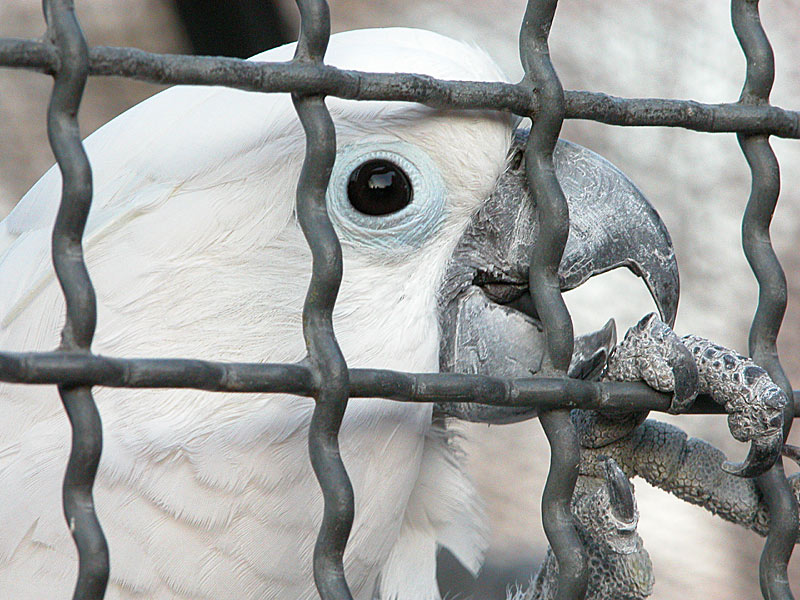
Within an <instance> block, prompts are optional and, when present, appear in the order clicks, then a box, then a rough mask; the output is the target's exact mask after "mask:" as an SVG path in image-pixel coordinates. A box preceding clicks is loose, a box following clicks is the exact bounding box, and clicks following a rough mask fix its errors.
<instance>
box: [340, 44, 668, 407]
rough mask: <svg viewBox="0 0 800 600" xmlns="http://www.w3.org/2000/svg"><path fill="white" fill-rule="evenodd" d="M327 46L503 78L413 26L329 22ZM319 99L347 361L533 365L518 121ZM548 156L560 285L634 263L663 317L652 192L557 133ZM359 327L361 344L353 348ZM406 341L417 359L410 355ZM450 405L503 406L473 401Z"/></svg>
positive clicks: (528, 221)
mask: <svg viewBox="0 0 800 600" xmlns="http://www.w3.org/2000/svg"><path fill="white" fill-rule="evenodd" d="M377 48H380V51H377V50H376V49H377ZM327 60H328V61H329V62H330V64H333V65H335V66H338V67H341V68H348V69H358V70H364V71H378V72H392V71H411V72H418V73H423V74H426V75H431V76H434V77H437V78H440V79H450V80H483V81H502V80H503V75H502V74H501V72H500V70H499V69H498V68H497V66H496V65H495V64H494V62H493V61H492V60H491V59H490V58H489V57H488V56H487V55H485V54H484V53H483V52H481V51H479V50H477V49H475V48H473V47H470V46H467V45H464V44H462V43H460V42H457V41H454V40H451V39H448V38H445V37H442V36H439V35H437V34H433V33H430V32H425V31H419V30H409V29H388V30H369V31H358V32H350V33H346V34H339V35H337V36H333V38H332V39H331V45H330V47H329V52H328V57H327ZM328 106H329V108H330V110H331V113H332V116H333V118H334V122H335V123H336V132H337V148H338V149H337V156H336V163H335V167H334V169H333V173H332V176H331V180H330V184H329V188H328V195H327V200H328V211H329V214H330V216H331V219H332V221H333V223H334V226H335V227H336V229H337V232H338V234H339V237H340V239H341V242H342V246H343V251H344V259H345V278H344V281H343V285H342V292H341V294H342V297H341V299H340V302H341V304H342V306H343V307H348V308H349V312H347V313H345V312H344V308H343V309H342V310H340V312H339V314H338V315H337V321H336V329H337V335H338V336H339V338H340V342H341V343H342V347H343V349H344V351H345V356H348V351H349V354H350V355H351V356H355V357H357V359H363V360H362V362H357V363H355V365H354V366H380V367H390V368H401V369H403V370H410V369H418V370H432V369H436V368H437V367H438V368H440V369H441V370H443V371H459V372H468V373H484V374H495V375H506V376H517V377H519V376H530V375H532V374H535V373H537V372H538V371H539V370H540V368H541V362H542V356H543V352H544V344H545V341H544V334H543V332H542V327H541V323H540V322H539V321H538V316H537V315H536V313H535V310H534V309H533V307H532V302H531V300H530V294H529V292H528V266H529V262H530V256H531V249H532V248H533V247H534V245H535V244H536V243H537V237H538V230H539V225H538V221H537V215H536V210H535V206H534V204H533V201H532V199H531V194H530V193H529V190H528V186H527V182H526V178H525V173H524V171H525V142H526V140H527V132H526V131H524V130H521V129H518V130H516V131H515V130H514V125H515V123H516V122H517V120H516V119H515V118H513V117H512V116H510V115H508V114H504V113H500V112H494V111H453V110H437V109H433V108H429V107H425V106H420V105H415V104H410V103H398V102H392V103H387V102H366V103H365V102H353V101H344V100H339V99H333V98H331V99H329V100H328ZM555 165H556V173H557V176H558V178H559V180H560V182H561V185H562V188H563V189H564V193H565V195H566V197H567V200H568V203H569V208H570V221H571V223H570V234H569V239H568V242H567V246H566V250H565V252H564V256H563V259H562V261H561V265H560V269H559V279H560V284H561V289H562V291H565V290H569V289H572V288H574V287H577V286H579V285H580V284H581V283H583V282H584V281H586V280H587V279H588V278H590V277H592V276H593V275H596V274H599V273H603V272H605V271H608V270H610V269H614V268H616V267H621V266H625V267H628V268H629V269H631V270H632V271H633V272H634V273H635V274H637V275H639V276H640V277H642V279H643V280H644V282H645V284H646V285H647V287H648V289H649V290H650V292H651V294H652V296H653V298H654V300H655V302H656V305H657V307H658V309H659V311H660V312H661V315H662V317H663V319H664V320H665V321H667V322H669V323H672V322H674V318H675V311H676V307H677V300H678V273H677V266H676V263H675V258H674V253H673V250H672V244H671V241H670V238H669V234H668V233H667V231H666V228H665V227H664V225H663V223H662V222H661V220H660V218H659V216H658V215H657V213H656V212H655V210H654V209H653V208H652V206H650V204H649V203H648V202H647V200H646V199H645V198H644V197H643V196H642V194H641V193H640V192H639V191H638V190H637V189H636V187H635V186H634V185H633V184H632V183H631V182H630V181H629V180H628V179H627V178H626V177H625V176H624V175H623V174H622V173H621V172H620V171H618V170H617V169H616V168H615V167H614V166H613V165H611V164H610V163H608V162H607V161H605V160H604V159H602V158H601V157H599V156H598V155H596V154H594V153H593V152H591V151H589V150H587V149H585V148H582V147H579V146H576V145H574V144H570V143H568V142H563V141H562V142H559V144H558V146H557V148H556V153H555ZM367 273H368V274H369V276H368V277H365V276H364V274H367ZM598 310H603V307H598ZM606 310H609V311H610V310H611V307H607V308H606ZM356 316H358V317H359V319H351V317H356ZM350 325H352V327H351V326H350ZM365 328H366V329H367V330H370V331H372V332H373V333H365ZM613 335H614V333H613V330H612V329H611V328H607V329H605V330H603V332H602V334H600V333H598V334H596V335H594V336H589V337H587V338H585V339H584V341H585V342H586V341H589V342H591V344H593V347H586V346H587V344H586V343H582V344H579V346H580V347H581V352H582V353H583V356H584V358H583V364H579V365H577V366H576V368H577V370H578V371H580V370H581V369H583V370H584V371H586V370H587V368H588V371H591V370H592V369H591V363H592V361H597V360H598V357H600V358H602V356H604V354H603V353H604V351H606V350H607V349H608V347H609V346H610V345H611V343H612V341H613V339H612V338H613ZM370 340H372V344H373V348H374V351H373V352H371V353H370V352H366V353H365V352H364V348H366V347H369V346H370ZM591 344H590V345H591ZM414 354H416V355H417V357H418V358H419V360H418V361H417V362H416V364H414V362H413V361H412V363H411V364H409V362H408V357H409V356H410V355H414ZM379 356H380V358H378V357H379ZM394 356H397V357H402V360H398V361H394V360H393V357H394ZM434 356H438V364H437V363H436V362H433V364H431V361H432V360H434V361H435V360H436V359H434V358H433V357H434ZM372 357H375V358H376V360H375V361H372V360H370V358H372ZM387 358H388V361H387ZM364 361H365V362H364ZM403 361H405V362H403ZM351 362H352V361H351ZM451 408H454V407H451ZM451 414H458V416H461V417H463V418H469V419H472V420H480V421H484V420H497V419H498V418H499V419H500V420H504V419H506V418H511V419H512V420H513V418H515V417H514V416H513V415H508V416H507V417H497V416H489V414H488V413H487V412H486V409H485V407H484V408H481V407H477V406H476V407H467V406H463V407H461V408H456V413H452V412H451ZM526 414H527V415H529V411H528V412H527V413H526Z"/></svg>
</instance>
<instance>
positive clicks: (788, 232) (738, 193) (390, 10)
mask: <svg viewBox="0 0 800 600" xmlns="http://www.w3.org/2000/svg"><path fill="white" fill-rule="evenodd" d="M76 4H77V6H78V13H79V17H80V19H81V22H82V24H83V26H84V30H85V32H86V35H87V37H88V39H89V42H90V44H93V45H117V46H136V47H139V48H143V49H145V50H150V51H155V52H191V51H192V50H193V49H197V50H198V51H199V52H200V53H210V54H230V55H234V54H237V53H239V54H240V55H248V54H252V53H254V52H256V51H258V50H260V49H265V48H267V47H268V46H270V45H273V44H277V43H281V42H282V41H285V40H289V39H293V36H294V35H295V34H294V32H295V31H296V26H297V17H296V14H295V11H296V9H295V8H294V5H293V3H292V2H289V1H288V0H280V1H279V2H277V3H274V4H270V3H267V2H256V1H252V2H248V1H247V0H240V1H237V2H233V1H231V2H224V3H222V2H213V1H211V0H205V1H202V2H201V1H195V2H191V1H188V0H187V1H181V0H176V2H173V1H171V0H82V1H80V0H79V1H78V2H76ZM330 4H331V10H332V18H333V27H334V30H335V31H341V30H345V29H354V28H360V27H378V26H392V25H405V26H415V27H424V28H427V29H431V30H434V31H438V32H440V33H444V34H448V35H451V36H452V37H456V38H459V39H464V40H467V41H471V42H474V43H476V44H478V45H480V46H482V47H484V48H485V49H486V50H487V51H488V52H489V53H490V54H492V55H493V56H494V57H495V59H496V60H497V61H498V62H499V63H500V64H501V66H502V67H503V68H504V69H505V70H506V72H507V74H508V75H509V77H511V78H512V79H514V80H515V79H517V78H519V77H520V75H521V72H522V70H521V67H520V65H519V60H518V58H517V31H518V27H519V23H520V21H521V18H522V14H523V12H524V2H523V1H522V0H486V1H482V2H476V1H470V0H450V1H447V2H445V1H426V2H422V1H416V0H415V1H409V0H406V1H404V2H401V1H399V0H371V1H367V0H334V1H332V2H331V3H330ZM40 10H41V9H40V2H39V1H38V0H12V1H11V2H5V3H3V4H0V35H2V36H14V37H36V36H39V35H41V34H42V33H43V31H44V24H43V20H42V18H41V16H40V15H41V13H40ZM728 10H729V9H728V7H727V6H726V3H724V2H720V1H718V0H686V1H684V2H674V1H672V0H651V1H649V2H640V1H639V0H618V1H616V2H613V3H612V2H592V1H591V0H563V1H562V3H561V5H560V6H559V9H558V11H557V13H556V19H555V22H554V25H553V29H552V33H551V38H550V39H551V55H552V58H553V61H554V63H555V66H556V69H557V70H558V72H559V75H560V77H561V81H562V83H563V85H564V87H565V88H566V89H583V90H591V91H601V92H607V93H610V94H614V95H620V96H629V97H634V96H647V97H666V98H682V99H689V98H691V99H694V100H698V101H703V102H729V101H735V100H736V99H737V98H738V95H739V91H740V89H741V85H742V81H743V76H744V58H743V56H742V53H741V50H740V49H739V47H738V44H737V42H736V39H735V37H734V35H733V32H732V29H731V26H730V16H729V13H728ZM248 11H249V12H248ZM761 14H762V22H763V24H764V27H765V29H766V30H767V33H768V35H769V37H770V40H771V42H772V44H773V47H774V49H775V55H776V81H775V88H774V91H773V94H772V101H773V103H774V104H777V105H779V106H782V107H784V108H789V109H797V108H800V102H798V98H800V63H798V61H797V60H796V56H797V52H798V49H800V1H799V0H783V1H782V2H772V3H764V5H763V6H762V8H761ZM232 31H233V32H234V33H231V32H232ZM49 89H50V80H49V79H48V78H47V77H45V76H42V75H38V74H32V73H23V72H19V71H12V70H0V149H2V150H0V216H2V215H5V214H6V213H7V212H8V211H9V210H10V209H11V207H13V205H14V203H15V202H16V201H17V200H18V199H19V197H21V196H22V194H23V193H24V192H25V191H26V190H27V189H28V188H29V187H30V186H31V185H32V184H33V183H34V182H35V181H36V179H38V177H40V176H41V174H42V173H43V172H44V171H45V170H46V169H47V168H48V167H49V166H50V165H51V164H52V162H53V159H52V155H51V153H50V150H49V148H48V146H47V140H46V133H45V130H44V114H45V110H46V104H47V97H48V94H49ZM159 89H160V88H158V87H157V86H153V85H149V84H142V83H136V82H131V81H124V80H117V79H92V80H90V83H89V86H88V89H87V92H86V95H85V100H84V104H83V107H82V111H81V124H82V131H83V133H84V135H88V134H89V133H91V132H92V131H93V130H94V129H96V128H97V127H99V126H100V125H102V124H103V123H105V122H106V121H108V120H109V119H111V118H113V117H114V116H115V115H117V114H119V113H120V112H122V111H123V110H125V109H126V108H128V107H129V106H131V105H132V104H134V103H136V102H138V101H140V100H141V99H143V98H145V97H147V96H149V95H151V94H153V93H155V92H156V91H158V90H159ZM563 137H565V138H568V139H570V140H572V141H575V142H578V143H580V144H583V145H585V146H587V147H589V148H591V149H593V150H595V151H597V152H599V153H600V154H602V155H604V156H605V157H606V158H608V159H609V160H611V162H613V163H614V164H616V165H617V166H618V167H620V168H621V169H622V170H623V171H624V172H625V173H627V174H628V175H629V176H630V177H631V178H632V179H633V180H634V181H635V182H636V183H637V184H638V185H639V187H640V188H641V189H642V190H643V191H644V193H645V194H646V195H647V196H648V197H649V198H650V200H651V201H652V202H653V204H654V205H655V206H656V208H657V209H658V210H659V212H660V213H661V215H662V217H663V218H664V221H665V222H666V223H667V226H668V228H669V230H670V232H671V234H672V237H673V240H674V242H675V246H676V250H677V254H678V260H679V263H680V268H681V278H682V286H683V294H682V300H681V308H680V311H679V317H678V322H677V326H676V329H677V330H678V332H680V333H686V332H693V333H697V334H700V335H704V336H707V337H709V338H712V339H714V340H715V341H717V342H720V343H723V344H726V345H728V346H731V347H734V348H737V349H738V350H740V351H746V339H747V331H748V327H749V322H750V319H751V317H752V313H753V311H754V309H755V303H756V297H757V291H756V286H755V280H754V278H753V276H752V274H751V273H750V270H749V268H748V266H747V263H746V261H745V259H744V256H743V254H742V251H741V248H740V241H739V228H740V223H741V215H742V212H743V210H744V205H745V203H746V201H747V196H748V193H749V187H750V176H749V170H748V168H747V165H746V163H745V161H744V158H743V156H742V154H741V152H740V151H739V148H738V145H737V143H736V139H735V136H734V135H733V134H714V135H712V134H702V133H694V132H688V131H683V130H676V129H668V128H662V129H645V128H640V129H636V128H614V127H610V126H606V125H601V124H597V123H592V122H583V121H568V122H566V123H565V125H564V130H563ZM772 142H773V147H774V149H775V151H776V153H777V155H778V158H779V161H780V164H781V168H782V177H783V188H782V190H783V191H782V194H781V200H780V203H779V206H778V209H777V211H776V213H775V218H774V221H773V226H772V233H773V242H774V245H775V248H776V250H777V253H778V255H779V257H780V259H781V262H782V264H783V265H784V268H785V270H786V272H787V276H788V279H789V308H788V311H787V315H786V319H785V322H784V326H783V329H782V332H781V336H780V338H779V348H780V350H781V356H782V359H783V364H784V367H785V368H786V370H787V372H788V374H789V376H790V378H791V379H792V380H793V382H794V385H795V387H798V382H800V354H799V353H798V350H799V349H800V303H799V302H798V292H800V254H798V253H797V251H796V250H795V247H794V245H795V243H796V240H797V237H798V233H800V142H797V141H787V140H780V139H773V140H772ZM567 300H568V303H569V305H570V308H571V310H572V312H573V318H574V320H575V324H576V330H577V331H587V330H589V329H594V328H597V327H599V326H600V325H602V324H603V322H604V321H605V319H606V318H607V317H608V316H610V315H613V316H615V317H616V318H617V324H618V327H619V332H620V334H622V333H623V332H624V330H625V329H626V328H627V327H628V326H629V325H631V324H632V323H633V322H634V321H635V320H636V319H638V318H639V317H640V316H641V315H643V314H644V313H645V312H649V311H650V310H652V309H653V306H652V304H651V302H650V301H649V299H648V297H647V294H646V292H645V290H644V287H643V286H642V285H641V284H640V283H639V282H638V281H637V280H636V279H635V278H634V277H633V276H632V275H628V274H626V273H611V274H608V275H604V276H602V277H600V278H596V279H594V280H592V282H590V283H589V284H588V285H586V286H583V287H582V288H581V289H580V290H577V291H575V292H571V293H569V294H568V295H567ZM659 418H662V417H660V416H659ZM677 422H678V424H679V425H680V426H681V427H683V428H684V429H686V430H688V431H689V432H690V433H692V434H693V435H698V436H701V437H703V438H705V439H708V440H709V441H712V442H714V443H716V444H717V445H718V446H720V447H721V448H723V449H724V450H725V452H726V453H727V454H728V455H729V457H732V458H735V459H741V458H742V457H743V455H744V453H745V448H744V447H743V445H741V444H737V443H736V442H734V441H733V440H732V439H731V438H730V436H729V435H728V433H727V428H726V425H725V421H724V418H719V417H707V418H706V417H688V418H687V417H684V418H681V419H678V420H677ZM468 433H469V442H468V450H469V453H470V455H471V460H472V463H471V469H472V472H473V475H474V477H475V479H476V480H477V482H478V485H479V487H480V488H481V491H482V493H483V496H484V498H485V499H486V502H487V505H488V509H489V513H490V515H491V519H492V526H493V536H492V546H491V550H490V554H489V557H488V562H487V567H486V569H485V574H484V575H483V577H482V579H481V581H480V582H479V583H478V584H477V586H476V585H475V584H471V583H468V582H467V583H464V582H463V581H462V582H461V583H452V584H447V587H448V591H449V592H450V593H451V594H461V597H464V596H468V595H470V594H472V595H474V597H476V598H481V599H485V600H493V599H494V598H502V597H504V589H505V585H506V584H513V583H514V579H515V578H516V579H519V580H520V581H521V582H522V581H524V580H525V579H526V578H527V577H528V576H529V574H530V573H532V572H534V571H535V569H536V565H537V563H538V561H539V560H540V559H541V557H542V556H543V553H544V548H545V547H546V542H545V540H544V535H543V533H542V530H541V524H540V517H539V498H540V494H541V489H542V486H543V483H544V479H545V476H546V471H547V464H548V460H549V453H548V449H547V444H546V441H545V440H544V436H543V434H542V433H541V430H540V427H539V424H538V423H537V422H536V421H533V422H530V423H523V424H518V425H514V426H504V427H492V428H487V427H477V426H476V427H470V428H469V432H468ZM792 438H793V441H794V443H795V444H798V443H800V434H798V432H797V431H795V432H794V433H793V435H792ZM787 469H788V472H790V473H791V472H794V471H796V467H794V466H793V465H789V464H787ZM637 497H638V500H639V506H640V510H641V513H642V519H641V524H640V532H641V534H642V536H643V538H644V540H645V543H646V546H647V548H648V550H649V552H650V554H651V556H652V558H653V562H654V564H655V569H656V588H655V592H654V596H653V597H654V598H676V597H687V598H701V597H702V598H708V599H717V598H731V597H739V598H758V597H760V592H759V589H758V581H757V578H758V556H759V553H760V548H761V544H762V540H761V539H760V538H759V537H758V536H756V535H755V534H751V533H749V532H747V531H744V530H742V529H740V528H737V527H734V526H732V525H729V524H727V523H724V522H722V521H720V520H718V519H714V518H713V517H711V516H710V515H708V514H706V513H705V512H704V511H702V510H701V509H698V508H696V507H693V506H689V505H686V504H684V503H681V502H680V501H678V500H675V499H673V498H670V497H668V496H667V495H665V494H664V493H662V492H660V491H658V490H654V489H652V488H650V487H649V486H647V485H646V484H644V483H643V482H641V481H638V482H637ZM452 576H453V577H455V575H452ZM790 580H791V581H792V585H793V590H794V592H795V594H800V559H798V558H797V557H795V558H794V560H793V562H792V565H791V570H790Z"/></svg>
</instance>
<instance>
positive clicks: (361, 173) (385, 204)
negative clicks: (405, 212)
mask: <svg viewBox="0 0 800 600" xmlns="http://www.w3.org/2000/svg"><path fill="white" fill-rule="evenodd" d="M412 195H413V194H412V189H411V181H409V179H408V175H406V174H405V172H404V171H403V169H401V168H400V167H398V166H397V165H396V164H394V163H391V162H389V161H388V160H383V159H380V158H379V159H375V160H368V161H367V162H365V163H364V164H362V165H360V166H358V167H357V168H356V169H354V170H353V172H352V173H350V179H349V180H348V182H347V198H348V199H349V200H350V204H352V205H353V208H355V209H356V210H357V211H359V212H362V213H364V214H367V215H374V216H379V215H388V214H390V213H393V212H397V211H398V210H400V209H402V208H405V207H406V206H408V205H409V204H411V198H412Z"/></svg>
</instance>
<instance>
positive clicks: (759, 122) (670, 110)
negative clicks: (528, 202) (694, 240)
mask: <svg viewBox="0 0 800 600" xmlns="http://www.w3.org/2000/svg"><path fill="white" fill-rule="evenodd" d="M89 59H90V69H89V73H90V74H91V75H95V76H122V77H129V78H132V79H138V80H141V81H148V82H151V83H162V84H187V85H203V84H205V85H220V86H226V87H232V88H237V89H243V90H248V91H260V92H287V93H288V92H294V93H298V94H315V93H316V94H322V95H328V96H336V97H339V98H348V99H359V100H401V101H408V102H420V103H422V104H426V105H428V106H435V107H450V108H462V109H467V108H473V109H475V108H483V109H495V110H505V111H510V112H513V113H516V114H523V115H529V114H535V113H536V112H537V111H538V109H539V101H538V96H537V94H536V91H535V90H533V91H529V90H526V89H525V88H524V87H522V86H519V85H514V84H510V83H496V82H491V83H490V82H476V81H442V80H437V79H434V78H432V77H428V76H426V75H415V74H410V73H361V72H358V71H345V70H341V69H336V68H334V67H328V66H317V65H312V64H309V65H297V64H295V65H290V64H289V63H255V62H248V61H243V60H239V59H235V58H222V57H209V56H183V55H167V54H153V53H150V52H144V51H142V50H136V49H133V48H109V47H102V46H100V47H96V48H92V49H90V51H89ZM0 66H5V67H15V68H25V69H34V70H38V71H41V72H43V73H48V74H53V73H54V72H55V71H57V70H58V55H57V53H56V50H55V48H54V47H53V46H52V45H50V44H48V43H45V42H38V41H34V40H17V39H10V38H4V39H0ZM565 99H566V113H565V115H564V116H565V118H567V119H585V120H592V121H598V122H600V123H606V124H608V125H624V126H634V127H682V128H684V129H690V130H693V131H702V132H709V133H730V132H741V133H747V134H757V133H760V134H769V135H775V136H778V137H784V138H794V139H800V111H791V110H786V109H783V108H779V107H777V106H746V105H742V104H739V103H723V104H703V103H700V102H695V101H693V100H668V99H659V98H619V97H615V96H609V95H606V94H600V93H594V92H582V91H567V92H565Z"/></svg>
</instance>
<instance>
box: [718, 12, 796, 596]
mask: <svg viewBox="0 0 800 600" xmlns="http://www.w3.org/2000/svg"><path fill="white" fill-rule="evenodd" d="M731 20H732V22H733V29H734V32H735V33H736V37H737V38H738V40H739V43H740V44H741V46H742V51H743V52H744V55H745V58H746V60H747V71H746V76H745V82H744V87H743V88H742V93H741V96H740V98H739V102H740V103H741V104H743V105H755V106H768V105H769V94H770V91H771V90H772V83H773V80H774V79H775V59H774V56H773V53H772V47H771V46H770V43H769V40H768V39H767V36H766V33H765V32H764V29H763V27H762V26H761V19H760V17H759V13H758V0H732V2H731ZM737 137H738V140H739V145H740V146H741V149H742V153H743V154H744V156H745V158H746V159H747V164H748V165H749V166H750V171H751V173H752V188H751V191H750V198H749V200H748V202H747V207H746V208H745V212H744V216H743V218H742V247H743V248H744V253H745V256H746V257H747V261H748V263H750V267H751V268H752V269H753V273H754V274H755V276H756V279H757V280H758V307H757V309H756V312H755V315H754V316H753V323H752V326H751V328H750V338H749V341H748V348H749V352H750V355H751V356H752V357H753V360H754V361H755V362H756V363H758V364H759V365H761V366H762V367H764V368H765V369H766V370H767V372H768V373H769V375H770V377H771V378H772V379H773V381H775V383H777V384H778V385H779V386H780V387H781V388H783V390H784V391H785V392H786V393H787V394H791V390H792V387H791V384H790V383H789V379H788V378H787V377H786V374H785V373H784V371H783V367H782V366H781V363H780V360H779V358H778V349H777V346H776V342H777V338H778V331H779V330H780V327H781V322H782V321H783V315H784V313H785V312H786V295H787V290H786V277H785V275H784V273H783V269H782V268H781V265H780V262H779V261H778V257H777V256H776V255H775V251H774V250H773V248H772V242H771V240H770V234H769V226H770V222H771V221H772V214H773V212H774V211H775V206H776V205H777V202H778V195H779V193H780V169H779V166H778V161H777V159H776V158H775V154H774V153H773V151H772V148H771V147H770V144H769V136H768V135H765V134H745V133H742V132H739V133H738V134H737ZM793 416H794V415H793V414H792V412H791V407H787V410H786V411H785V414H784V431H783V435H784V440H785V439H786V436H788V435H789V430H790V429H791V426H792V417H793ZM756 482H757V484H758V487H759V489H760V490H761V493H762V494H763V495H764V498H765V500H766V503H767V506H768V507H769V514H770V530H769V534H768V535H767V539H766V541H765V543H764V550H763V552H762V554H761V560H760V563H759V583H760V585H761V593H762V594H763V596H764V597H765V598H769V599H770V600H773V599H774V600H790V599H791V598H792V591H791V589H790V587H789V575H788V572H787V569H788V564H789V559H790V558H791V555H792V551H793V550H794V545H795V541H796V539H795V538H796V537H797V518H798V517H797V503H796V502H795V498H794V494H793V493H792V490H791V488H790V487H789V483H788V481H787V480H786V476H785V474H784V471H783V463H782V460H781V458H780V457H778V460H777V462H776V463H775V465H774V466H773V467H772V469H770V470H769V471H768V472H767V473H765V474H763V475H761V476H759V477H758V478H757V479H756Z"/></svg>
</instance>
